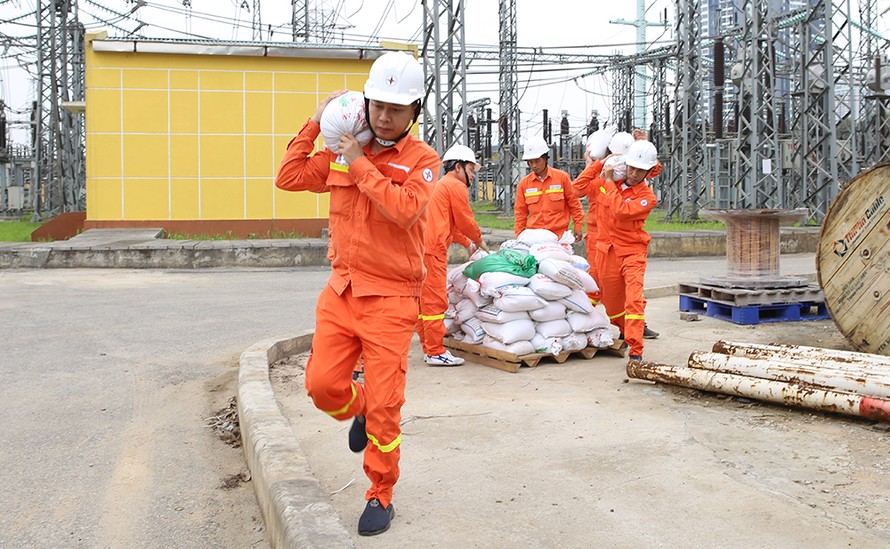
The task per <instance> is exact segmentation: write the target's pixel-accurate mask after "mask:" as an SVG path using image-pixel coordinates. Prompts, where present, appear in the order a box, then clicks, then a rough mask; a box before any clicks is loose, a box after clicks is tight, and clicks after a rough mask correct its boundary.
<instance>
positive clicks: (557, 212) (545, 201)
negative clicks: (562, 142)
mask: <svg viewBox="0 0 890 549" xmlns="http://www.w3.org/2000/svg"><path fill="white" fill-rule="evenodd" d="M549 157H550V146H549V145H547V142H546V141H544V138H543V137H533V138H531V139H529V140H528V141H527V142H526V143H525V145H523V150H522V159H523V160H525V161H526V162H527V163H528V167H529V168H530V169H531V171H532V173H530V174H528V175H527V176H525V177H524V178H523V179H522V180H521V181H520V182H519V185H518V186H517V187H516V201H515V202H514V205H513V215H514V218H515V223H514V225H513V231H514V232H515V233H516V236H519V233H521V232H522V231H524V230H525V229H547V230H548V231H551V232H553V233H555V234H556V236H558V237H562V235H563V233H565V232H566V231H567V230H568V228H569V221H570V220H571V221H574V223H575V226H574V228H573V229H572V233H573V234H574V236H575V241H576V242H577V241H579V240H581V236H582V234H583V229H584V208H583V207H581V201H580V200H578V197H577V196H575V193H574V191H573V190H572V179H571V178H570V177H569V174H567V173H566V172H564V171H562V170H557V169H556V168H551V167H550V166H548V165H547V159H548V158H549Z"/></svg>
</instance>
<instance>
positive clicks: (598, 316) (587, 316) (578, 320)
mask: <svg viewBox="0 0 890 549" xmlns="http://www.w3.org/2000/svg"><path fill="white" fill-rule="evenodd" d="M566 320H568V322H569V324H570V325H571V326H572V331H573V332H589V331H591V330H594V329H596V328H608V327H609V319H608V318H606V317H605V316H604V315H603V313H601V312H600V310H599V309H596V308H594V309H593V310H592V311H590V312H589V313H578V312H575V311H569V312H568V314H567V315H566Z"/></svg>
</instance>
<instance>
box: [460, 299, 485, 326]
mask: <svg viewBox="0 0 890 549" xmlns="http://www.w3.org/2000/svg"><path fill="white" fill-rule="evenodd" d="M478 308H479V307H477V306H476V304H475V303H473V301H472V300H471V299H470V298H467V297H465V298H463V299H462V300H460V301H458V302H457V303H455V304H454V310H455V312H456V314H455V318H457V320H458V321H459V322H466V321H468V320H470V319H471V318H476V309H478Z"/></svg>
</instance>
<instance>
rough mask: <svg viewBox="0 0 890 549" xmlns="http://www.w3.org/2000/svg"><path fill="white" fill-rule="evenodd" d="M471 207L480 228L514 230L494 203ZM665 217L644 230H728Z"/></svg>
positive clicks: (715, 224) (710, 223)
mask: <svg viewBox="0 0 890 549" xmlns="http://www.w3.org/2000/svg"><path fill="white" fill-rule="evenodd" d="M470 206H471V207H472V209H473V212H474V214H475V217H476V223H478V224H479V226H480V227H485V228H488V229H506V230H510V231H512V230H513V216H512V215H509V216H505V215H503V214H502V213H501V212H499V211H498V210H497V206H496V205H495V203H494V202H488V201H482V200H480V201H476V202H472V203H470ZM584 215H585V217H584V218H585V219H587V213H586V212H585V214H584ZM665 216H666V214H665V212H663V211H659V210H656V211H654V212H653V213H652V214H651V215H650V216H649V218H648V219H647V220H646V224H645V226H644V229H646V231H649V232H651V231H696V230H709V231H721V230H724V229H725V228H726V226H725V225H724V224H723V223H721V222H720V221H704V220H702V221H691V222H685V223H681V222H677V221H665Z"/></svg>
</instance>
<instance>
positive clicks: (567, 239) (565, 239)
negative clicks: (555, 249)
mask: <svg viewBox="0 0 890 549" xmlns="http://www.w3.org/2000/svg"><path fill="white" fill-rule="evenodd" d="M559 243H560V244H561V245H563V246H568V247H569V249H571V248H572V244H574V243H575V235H574V233H572V231H566V232H564V233H562V236H561V237H559ZM569 255H571V252H569Z"/></svg>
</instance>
